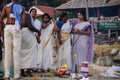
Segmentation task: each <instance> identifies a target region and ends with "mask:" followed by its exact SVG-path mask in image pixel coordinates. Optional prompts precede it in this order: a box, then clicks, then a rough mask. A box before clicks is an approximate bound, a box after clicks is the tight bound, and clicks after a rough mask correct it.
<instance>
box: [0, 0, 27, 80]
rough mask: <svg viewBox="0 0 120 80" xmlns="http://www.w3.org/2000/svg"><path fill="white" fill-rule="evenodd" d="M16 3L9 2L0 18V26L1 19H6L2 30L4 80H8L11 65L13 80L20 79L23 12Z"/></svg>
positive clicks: (14, 1) (13, 0)
mask: <svg viewBox="0 0 120 80" xmlns="http://www.w3.org/2000/svg"><path fill="white" fill-rule="evenodd" d="M17 1H18V0H11V3H9V4H7V5H5V6H4V8H3V10H2V14H1V18H0V25H1V23H2V22H3V19H4V18H6V17H7V23H6V26H5V28H4V44H5V80H9V77H10V69H11V66H12V63H13V64H14V80H19V79H20V47H21V30H20V29H21V28H22V26H24V23H25V10H24V8H23V7H22V6H21V5H20V4H18V3H17ZM2 31H3V29H2ZM2 37H3V36H2Z"/></svg>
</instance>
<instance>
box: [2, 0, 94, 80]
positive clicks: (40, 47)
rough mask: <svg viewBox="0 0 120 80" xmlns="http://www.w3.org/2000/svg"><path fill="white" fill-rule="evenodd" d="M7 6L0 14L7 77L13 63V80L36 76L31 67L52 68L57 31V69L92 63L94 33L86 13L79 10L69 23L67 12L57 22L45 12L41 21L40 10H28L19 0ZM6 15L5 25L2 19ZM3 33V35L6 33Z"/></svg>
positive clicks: (6, 79)
mask: <svg viewBox="0 0 120 80" xmlns="http://www.w3.org/2000/svg"><path fill="white" fill-rule="evenodd" d="M11 1H12V2H11V3H9V4H7V5H6V6H4V8H3V10H2V13H1V17H0V30H1V36H2V39H3V41H4V42H3V45H4V46H3V47H4V48H5V58H4V60H5V61H4V64H5V80H9V78H10V69H11V66H12V64H14V79H15V80H19V79H20V78H21V77H20V76H28V75H29V76H33V75H32V74H31V69H35V70H37V71H38V70H41V71H44V72H46V71H48V69H52V68H53V66H54V65H53V63H54V62H53V61H54V60H53V53H54V48H53V46H54V45H53V43H54V40H55V39H54V34H53V33H54V32H55V33H56V34H57V37H56V38H57V39H58V41H57V42H56V43H55V44H58V45H57V50H56V53H57V65H56V66H57V68H60V67H61V66H62V65H64V64H66V65H67V68H68V69H69V70H71V71H72V72H74V71H75V66H74V65H75V64H76V65H77V66H81V63H82V61H88V62H89V63H92V60H93V57H94V55H93V44H94V33H93V28H92V26H91V25H90V23H89V22H87V21H86V17H85V13H84V12H83V11H81V10H80V11H79V12H78V13H77V15H78V19H77V20H75V21H73V22H72V24H70V22H69V20H68V16H67V13H62V14H61V16H60V18H59V20H58V21H56V22H54V21H52V19H51V17H50V16H49V14H48V13H45V14H43V15H42V21H39V20H37V19H36V13H37V10H36V9H34V8H32V9H30V11H29V12H26V11H25V9H24V7H23V6H21V5H20V4H18V3H17V0H11ZM4 18H7V21H6V23H5V27H3V26H2V25H3V19H4ZM3 33H4V34H3Z"/></svg>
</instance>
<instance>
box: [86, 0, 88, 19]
mask: <svg viewBox="0 0 120 80" xmlns="http://www.w3.org/2000/svg"><path fill="white" fill-rule="evenodd" d="M86 3H87V6H86V18H87V20H88V19H89V10H88V0H86Z"/></svg>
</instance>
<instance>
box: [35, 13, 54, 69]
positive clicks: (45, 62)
mask: <svg viewBox="0 0 120 80" xmlns="http://www.w3.org/2000/svg"><path fill="white" fill-rule="evenodd" d="M42 20H43V24H42V29H41V36H40V39H41V43H40V47H39V49H38V51H39V54H38V62H37V63H38V65H39V68H41V69H44V70H45V71H46V70H47V69H50V68H52V66H53V30H54V29H55V25H54V23H53V22H52V21H50V16H49V14H48V13H45V14H44V15H43V16H42Z"/></svg>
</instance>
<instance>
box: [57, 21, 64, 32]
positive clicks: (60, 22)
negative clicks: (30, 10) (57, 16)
mask: <svg viewBox="0 0 120 80" xmlns="http://www.w3.org/2000/svg"><path fill="white" fill-rule="evenodd" d="M56 25H57V26H58V28H59V30H61V28H62V26H63V22H62V21H57V23H56Z"/></svg>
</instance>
